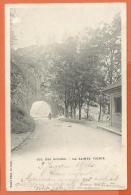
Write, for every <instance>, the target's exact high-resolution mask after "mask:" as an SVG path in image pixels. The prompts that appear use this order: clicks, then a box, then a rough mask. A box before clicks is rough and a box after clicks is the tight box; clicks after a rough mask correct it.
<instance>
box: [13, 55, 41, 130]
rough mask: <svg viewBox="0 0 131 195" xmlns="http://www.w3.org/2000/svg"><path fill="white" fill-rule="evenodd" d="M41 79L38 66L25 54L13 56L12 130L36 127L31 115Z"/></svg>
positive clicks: (37, 97)
mask: <svg viewBox="0 0 131 195" xmlns="http://www.w3.org/2000/svg"><path fill="white" fill-rule="evenodd" d="M39 96H40V79H39V74H38V70H37V68H36V67H35V66H34V65H33V64H30V62H29V63H28V61H27V60H25V58H24V56H20V55H18V54H15V53H13V54H12V56H11V127H12V132H14V133H22V132H27V131H31V130H33V128H34V122H33V119H32V118H31V117H30V109H31V106H32V103H33V102H34V101H36V100H38V99H39Z"/></svg>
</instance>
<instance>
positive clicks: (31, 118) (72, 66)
mask: <svg viewBox="0 0 131 195" xmlns="http://www.w3.org/2000/svg"><path fill="white" fill-rule="evenodd" d="M126 28H127V27H126V4H125V3H54V4H53V3H50V4H44V3H43V4H8V5H6V6H5V32H6V37H5V45H6V47H5V60H6V75H5V76H6V80H5V82H6V189H7V191H50V190H55V191H57V190H58V191H59V190H125V189H127V89H126V87H127V86H126V83H127V80H126V65H127V56H126V50H127V48H126V47H127V46H126V36H127V35H126Z"/></svg>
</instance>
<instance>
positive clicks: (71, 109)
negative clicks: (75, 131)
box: [70, 105, 73, 118]
mask: <svg viewBox="0 0 131 195" xmlns="http://www.w3.org/2000/svg"><path fill="white" fill-rule="evenodd" d="M70 111H71V118H73V108H72V105H70Z"/></svg>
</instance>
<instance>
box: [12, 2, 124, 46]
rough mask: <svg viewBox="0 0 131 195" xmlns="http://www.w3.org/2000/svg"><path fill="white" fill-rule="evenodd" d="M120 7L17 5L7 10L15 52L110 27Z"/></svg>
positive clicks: (87, 4)
mask: <svg viewBox="0 0 131 195" xmlns="http://www.w3.org/2000/svg"><path fill="white" fill-rule="evenodd" d="M124 6H125V5H124V4H122V3H99V4H98V3H94V4H91V3H80V4H71V3H70V4H69V3H66V4H63V3H61V4H58V3H55V4H53V3H52V4H30V5H29V4H26V5H24V4H19V5H14V6H10V7H11V8H10V10H11V13H14V12H15V15H16V16H15V17H13V18H12V23H13V30H14V32H15V36H16V39H17V43H16V46H15V47H16V48H23V47H28V46H31V45H47V44H50V43H52V42H54V41H56V42H60V41H62V40H63V39H64V38H66V37H68V36H74V35H76V34H78V33H82V32H83V31H84V29H85V28H88V27H89V28H97V27H99V26H100V25H102V24H103V23H111V21H112V20H113V17H114V16H115V15H116V14H118V13H120V12H121V10H122V9H123V8H124Z"/></svg>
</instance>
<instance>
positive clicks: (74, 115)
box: [73, 107, 76, 119]
mask: <svg viewBox="0 0 131 195" xmlns="http://www.w3.org/2000/svg"><path fill="white" fill-rule="evenodd" d="M73 118H74V119H75V118H76V108H75V107H74V108H73Z"/></svg>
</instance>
